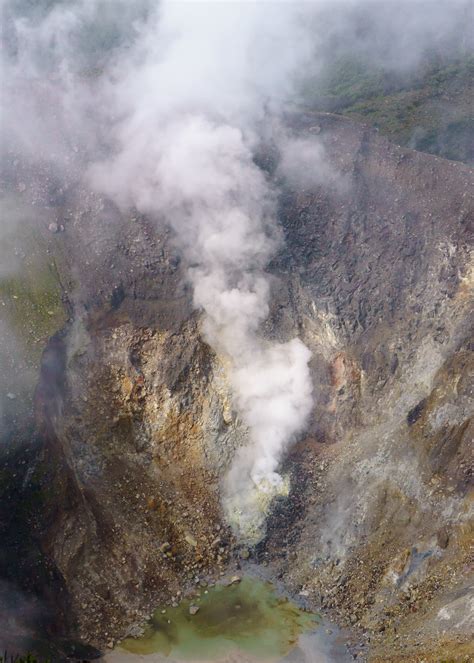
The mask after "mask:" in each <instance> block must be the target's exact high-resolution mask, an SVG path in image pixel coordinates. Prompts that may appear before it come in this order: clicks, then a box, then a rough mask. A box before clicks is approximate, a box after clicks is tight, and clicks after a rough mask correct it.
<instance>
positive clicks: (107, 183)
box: [89, 1, 312, 540]
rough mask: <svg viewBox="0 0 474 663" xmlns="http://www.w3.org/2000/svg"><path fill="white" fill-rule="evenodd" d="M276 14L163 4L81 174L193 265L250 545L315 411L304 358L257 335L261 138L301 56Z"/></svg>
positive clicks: (263, 300) (262, 291)
mask: <svg viewBox="0 0 474 663" xmlns="http://www.w3.org/2000/svg"><path fill="white" fill-rule="evenodd" d="M275 9H277V10H278V11H276V13H275V14H274V15H272V16H271V17H269V15H268V11H267V10H268V7H265V5H264V4H243V5H242V4H236V5H234V4H232V3H226V2H221V3H210V4H202V3H184V4H183V3H177V2H171V1H168V2H163V3H162V4H161V6H160V12H159V14H158V15H157V17H156V21H155V22H153V23H152V27H151V28H148V29H147V30H146V31H145V32H144V33H143V35H142V37H141V40H140V46H139V48H138V49H137V52H136V53H135V54H134V57H133V56H132V57H130V54H128V57H127V60H126V61H124V62H119V63H117V68H116V70H115V72H114V73H115V76H114V80H113V82H112V83H111V84H110V88H109V89H108V91H107V93H108V94H110V98H111V104H112V106H113V107H114V108H115V109H117V108H119V109H120V110H121V112H122V113H123V119H122V120H121V121H120V122H119V123H118V124H117V125H116V140H117V145H118V150H117V153H116V155H115V156H114V158H113V159H111V160H108V161H107V163H105V164H104V163H103V164H96V165H95V166H94V167H93V168H91V170H90V173H89V177H90V181H91V182H92V183H93V184H94V186H96V187H99V188H100V189H101V190H102V191H104V192H106V193H107V194H108V195H110V196H111V197H113V198H114V199H115V200H116V201H118V202H119V203H121V204H122V205H123V206H124V207H130V206H131V205H133V206H135V207H136V208H137V209H138V210H140V211H142V212H144V213H148V214H154V215H160V217H163V218H164V219H165V220H166V222H167V223H169V224H170V225H171V226H172V228H173V229H174V231H175V233H176V238H177V242H178V244H179V245H180V248H181V250H182V252H183V254H184V255H185V257H186V259H187V263H188V264H189V265H191V267H190V268H189V272H188V275H189V279H190V282H191V283H192V285H193V292H194V303H195V305H196V306H197V307H199V308H200V309H201V310H202V311H203V312H204V320H203V333H204V336H205V338H206V340H207V342H208V343H209V344H210V346H211V347H212V348H213V349H214V350H215V351H216V352H217V353H219V354H220V355H223V356H224V357H225V358H226V359H227V360H228V364H229V365H230V367H231V368H230V375H229V381H230V385H231V388H232V391H233V399H234V407H235V409H236V411H237V412H238V414H239V416H240V419H241V420H242V421H243V423H244V424H245V425H246V427H247V429H248V445H247V446H245V448H242V449H240V450H239V451H238V453H237V454H236V455H235V458H234V461H233V463H232V466H231V468H230V470H229V472H228V475H227V478H226V480H225V482H224V489H223V494H224V508H225V511H226V513H227V516H228V518H229V520H230V522H231V524H232V525H233V527H234V529H235V530H236V532H237V533H238V534H239V535H240V536H242V537H244V538H246V539H253V540H255V539H258V538H259V537H260V536H261V532H262V526H263V523H264V519H265V511H266V507H267V506H268V504H269V502H270V501H271V499H272V497H273V496H274V495H275V494H277V493H281V492H282V491H285V490H287V486H286V482H285V481H284V480H283V479H282V477H280V475H279V474H278V473H277V470H278V466H279V462H280V460H281V458H282V454H283V453H284V451H285V449H286V448H287V446H288V444H289V443H290V442H291V441H292V440H293V438H294V437H295V435H296V434H297V433H298V432H300V431H301V430H302V429H303V428H304V426H305V423H306V421H307V417H308V415H309V412H310V410H311V407H312V384H311V378H310V372H309V369H308V362H309V359H310V352H309V350H308V349H307V348H306V346H305V345H304V344H303V343H302V342H301V341H300V340H298V339H296V338H295V339H293V340H291V341H289V342H287V343H270V342H269V341H266V340H265V339H264V338H263V337H262V336H261V335H260V333H259V327H260V325H261V323H262V322H263V321H264V320H265V318H266V316H267V314H268V302H269V282H268V278H267V276H266V274H265V267H266V265H267V264H268V262H269V259H270V258H271V257H272V255H273V254H274V252H275V250H276V249H277V248H278V245H279V242H280V235H279V232H278V228H277V224H276V208H275V196H274V193H273V191H272V188H271V186H270V184H269V182H268V181H267V178H266V176H265V175H264V173H263V172H262V171H261V170H260V169H259V168H258V167H257V166H256V165H255V163H254V148H255V144H256V128H257V125H258V123H259V122H261V121H262V120H263V119H264V116H265V107H269V106H271V105H272V104H275V103H276V102H277V101H278V98H279V95H280V94H281V93H282V91H283V88H284V86H285V85H286V84H287V83H288V80H289V77H290V73H291V71H292V69H293V68H294V66H295V64H296V62H297V56H296V55H295V43H298V42H297V41H296V42H295V40H294V38H292V39H291V40H288V33H289V30H290V31H297V29H298V16H297V14H296V13H295V12H294V11H293V10H292V9H291V6H290V5H281V6H277V7H276V6H273V8H272V11H274V10H275ZM300 43H301V42H300ZM256 45H258V47H256ZM303 53H304V49H302V50H300V52H299V53H298V57H301V56H302V55H303ZM295 58H296V59H295ZM130 63H132V64H130ZM263 70H264V72H263ZM262 72H263V75H262Z"/></svg>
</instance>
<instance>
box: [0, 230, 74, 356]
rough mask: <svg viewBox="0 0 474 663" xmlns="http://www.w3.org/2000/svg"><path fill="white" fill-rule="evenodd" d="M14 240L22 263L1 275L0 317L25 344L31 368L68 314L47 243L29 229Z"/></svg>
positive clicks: (18, 339) (17, 338) (23, 344)
mask: <svg viewBox="0 0 474 663" xmlns="http://www.w3.org/2000/svg"><path fill="white" fill-rule="evenodd" d="M15 243H16V244H18V245H20V246H21V248H22V251H23V253H24V258H23V259H22V261H21V264H20V265H19V266H18V267H17V268H16V269H14V270H12V272H11V273H7V275H5V276H4V277H3V278H0V310H1V317H2V319H4V320H6V321H7V324H8V325H9V327H10V328H11V329H12V331H13V333H14V334H15V337H16V340H17V342H18V341H19V342H20V343H21V344H22V346H23V347H24V350H25V354H26V357H27V360H28V364H29V365H30V368H37V367H38V363H39V359H40V357H41V353H42V351H43V349H44V345H45V342H46V341H47V340H48V338H49V337H50V336H51V335H52V334H54V333H55V332H56V331H57V330H58V329H60V328H61V327H62V326H63V324H64V323H65V321H66V318H67V315H66V312H65V310H64V306H63V302H62V299H61V286H60V282H59V276H58V272H57V269H56V263H55V261H54V259H53V258H52V257H51V255H48V252H47V247H46V242H45V240H42V238H41V237H40V235H39V233H36V232H34V231H32V230H30V231H29V233H26V234H25V233H24V234H23V236H22V237H21V238H20V239H18V237H17V236H16V237H15Z"/></svg>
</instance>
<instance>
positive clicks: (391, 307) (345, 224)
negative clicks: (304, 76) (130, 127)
mask: <svg viewBox="0 0 474 663" xmlns="http://www.w3.org/2000/svg"><path fill="white" fill-rule="evenodd" d="M288 122H289V124H290V126H291V130H292V131H294V132H295V133H296V134H298V135H301V136H314V135H316V136H317V140H319V141H321V142H322V144H323V145H324V149H325V152H326V158H327V161H328V162H329V163H330V164H331V165H332V168H333V169H335V170H336V171H337V172H338V173H339V176H338V180H337V181H336V183H334V182H333V184H331V185H330V186H328V185H327V184H326V185H325V184H321V183H320V184H317V185H314V186H312V185H311V186H306V187H304V189H303V188H298V187H291V186H290V185H286V186H284V188H283V193H282V194H281V198H280V220H281V224H282V226H283V229H284V234H285V239H286V243H285V246H284V249H283V250H282V251H281V253H280V254H279V255H278V256H277V257H276V258H275V260H274V261H273V263H272V265H271V272H272V274H273V275H274V277H275V280H274V283H273V294H272V302H271V313H270V316H269V319H268V321H267V323H266V324H265V326H264V330H263V333H264V334H266V335H267V336H268V337H269V338H277V339H279V340H282V341H284V340H287V339H289V338H292V337H293V336H295V335H298V336H300V338H301V339H302V340H303V341H304V343H305V344H306V345H307V346H308V347H309V348H310V349H311V350H312V352H313V359H312V364H311V366H312V375H313V380H314V386H315V404H314V412H313V415H312V418H311V422H310V425H309V427H308V431H307V436H306V437H305V439H303V440H301V441H299V442H298V443H297V444H296V445H295V446H294V447H293V449H292V450H291V452H290V453H289V455H288V458H287V459H286V461H285V470H286V471H287V472H289V473H290V474H291V476H292V490H291V493H290V497H289V499H287V500H279V501H278V502H277V503H276V504H275V505H274V509H273V512H272V514H271V515H270V517H269V521H268V536H267V539H266V540H265V541H263V542H261V544H260V545H259V546H258V547H257V549H256V550H255V551H254V552H253V555H254V556H255V557H257V559H265V560H266V561H268V562H269V563H270V565H271V567H272V568H273V569H274V571H275V573H278V574H279V575H280V576H281V577H282V578H283V579H284V580H285V581H286V582H287V584H288V586H289V587H290V588H292V589H294V590H298V591H299V590H301V588H302V587H304V591H305V592H307V593H308V596H309V599H310V600H311V601H312V602H313V604H314V605H318V604H319V603H320V602H321V603H322V605H323V607H325V608H326V609H327V610H329V611H330V612H331V613H332V614H333V615H335V617H336V618H337V619H338V620H339V621H340V622H342V623H345V624H351V625H352V626H354V627H355V628H360V629H361V631H362V630H363V631H365V632H366V633H368V634H369V635H370V638H371V652H372V654H371V656H372V657H373V658H374V660H377V657H378V656H379V657H380V660H384V661H387V660H392V659H393V660H398V659H397V656H399V658H400V657H401V658H400V660H406V659H403V656H407V655H409V656H412V655H413V652H414V651H423V652H425V651H426V652H427V654H428V655H429V653H430V651H436V647H438V646H441V645H440V643H441V644H442V643H443V641H444V640H446V642H447V644H446V646H447V647H448V646H449V647H451V646H454V644H453V643H456V642H458V643H463V642H466V640H467V634H468V633H469V622H468V621H466V620H464V617H462V618H461V616H460V615H461V614H462V613H463V612H464V611H463V609H462V605H464V604H463V601H464V602H465V605H466V607H467V605H468V600H469V599H468V594H467V589H466V588H467V568H468V562H469V550H468V541H469V532H470V530H469V527H470V525H469V522H470V520H469V518H470V508H471V506H470V501H469V500H470V497H469V486H470V480H471V475H470V474H469V472H470V470H471V468H472V456H471V455H470V454H472V431H473V429H472V421H471V420H470V417H471V416H472V404H473V394H472V382H470V381H469V372H470V371H472V366H473V360H472V347H471V346H470V333H471V330H472V317H471V313H472V282H473V277H472V274H473V271H472V266H471V267H469V256H468V249H469V243H470V242H471V240H472V230H473V227H472V219H473V216H472V214H473V211H472V203H471V201H470V200H469V192H470V190H471V191H472V189H470V187H472V180H471V179H470V177H471V173H470V171H469V169H468V168H467V167H465V166H463V165H461V164H458V163H454V162H449V161H446V160H443V159H439V158H436V157H431V156H428V155H423V154H419V153H416V152H413V151H409V150H405V149H401V148H399V147H397V146H395V145H392V144H390V143H389V142H387V141H386V140H385V139H383V138H381V137H380V136H378V135H377V133H375V132H373V131H370V130H368V129H366V128H364V127H363V126H359V125H355V124H353V123H351V122H349V121H346V120H343V119H341V118H338V117H336V116H332V115H324V114H320V115H317V116H315V115H311V116H297V117H292V118H289V120H288ZM315 126H317V127H318V131H317V132H315V131H314V127H315ZM320 181H321V178H320V177H316V174H315V182H320ZM77 195H78V200H77V206H78V208H81V209H83V210H84V209H86V212H85V213H82V214H78V215H77V217H74V218H73V220H72V221H71V222H70V223H69V225H66V229H65V232H64V233H61V234H60V235H59V236H60V238H61V241H63V242H64V243H65V246H66V247H69V249H70V251H68V250H64V254H63V256H62V258H61V260H60V261H59V269H60V272H61V273H62V274H63V275H64V282H69V280H70V279H71V275H73V276H74V278H75V280H76V283H79V284H80V286H79V287H78V286H77V285H76V286H75V287H73V285H72V284H71V287H70V291H69V297H70V300H71V307H72V309H73V311H74V314H73V316H72V320H71V322H70V324H69V325H68V327H67V329H66V330H65V332H64V347H63V350H62V352H63V356H64V371H63V379H64V385H63V388H62V389H61V390H59V391H58V392H57V393H55V394H53V395H52V400H53V401H55V406H54V408H53V409H51V408H50V409H46V410H45V409H44V408H41V407H40V406H38V419H39V426H40V429H41V430H42V431H43V444H44V449H43V456H42V461H41V462H42V463H43V465H42V466H43V467H44V472H45V477H46V479H45V483H47V484H48V485H49V486H50V487H51V488H52V494H53V495H54V496H53V497H52V498H51V503H50V504H49V506H48V509H49V511H48V510H47V513H48V514H49V517H45V518H43V521H44V522H43V525H42V528H43V529H42V532H41V536H40V540H41V545H42V547H43V548H44V550H46V551H47V554H48V558H49V559H51V560H53V561H54V564H55V565H56V567H57V569H58V572H59V573H60V575H61V577H62V579H63V581H64V584H65V586H66V587H67V592H68V598H69V601H70V605H71V608H70V614H71V615H72V617H71V620H70V621H71V629H72V630H73V631H74V632H75V633H76V634H78V635H80V636H81V637H83V638H85V639H87V640H89V641H91V642H93V643H94V644H96V645H100V646H101V645H104V643H105V642H107V641H109V640H110V639H111V638H114V639H115V638H118V637H123V636H124V634H125V632H126V630H127V628H128V627H129V626H130V624H132V623H133V622H134V621H135V622H136V621H137V620H138V621H139V618H140V616H143V615H145V614H146V613H147V612H149V611H150V609H151V608H152V606H153V605H154V604H155V603H157V602H158V600H159V599H166V598H170V597H171V596H174V595H176V592H177V591H178V590H179V589H181V588H182V586H183V580H184V581H186V582H187V581H189V582H194V581H195V578H196V577H198V578H199V576H203V575H206V574H211V575H212V574H213V573H216V571H217V572H218V571H219V569H220V568H224V566H225V565H226V563H227V559H228V557H229V552H230V551H231V548H232V545H233V544H234V543H235V542H234V541H233V539H232V535H231V532H230V531H229V530H228V529H227V527H226V524H225V523H224V522H222V513H221V509H220V495H219V485H220V481H221V479H222V476H223V474H224V472H225V469H226V467H227V466H228V463H229V460H230V459H231V457H232V455H233V453H234V450H235V449H236V448H237V447H238V446H240V445H242V444H245V430H243V428H242V425H241V423H240V422H239V420H238V418H237V417H236V415H235V413H234V411H233V409H232V395H231V393H230V390H229V386H228V383H227V379H226V364H225V361H224V359H223V358H220V357H216V356H215V354H214V353H213V352H212V350H211V349H210V348H209V347H208V346H207V345H206V343H205V342H204V341H203V339H202V337H201V334H200V319H199V315H198V314H196V313H193V312H192V306H191V296H190V293H189V290H188V288H187V287H186V285H185V278H184V276H185V266H184V265H182V264H181V262H180V260H179V257H178V256H177V254H176V251H175V250H174V248H173V238H172V236H170V235H168V234H167V233H166V232H165V230H164V229H163V228H162V227H161V228H160V226H159V225H153V224H151V222H150V221H147V220H146V219H143V218H141V217H135V218H134V219H133V220H130V219H125V220H124V219H118V218H117V219H115V218H114V219H113V232H112V231H111V225H108V221H109V220H110V221H111V217H113V216H116V212H115V211H114V210H113V208H110V209H109V208H108V207H107V204H105V203H104V202H103V201H101V200H100V199H97V198H95V197H92V196H89V194H77ZM73 248H74V250H73ZM86 263H87V264H86ZM46 359H47V356H46ZM39 393H40V395H41V388H40V390H39ZM50 396H51V395H50ZM46 400H47V399H46ZM50 400H51V398H50ZM40 405H41V399H40ZM471 522H472V521H471ZM463 620H464V621H463ZM405 637H406V640H403V638H405ZM397 638H399V639H398V642H403V644H404V645H406V649H401V645H400V648H399V647H398V644H397ZM448 641H449V642H448ZM456 646H457V645H456ZM416 647H418V649H416Z"/></svg>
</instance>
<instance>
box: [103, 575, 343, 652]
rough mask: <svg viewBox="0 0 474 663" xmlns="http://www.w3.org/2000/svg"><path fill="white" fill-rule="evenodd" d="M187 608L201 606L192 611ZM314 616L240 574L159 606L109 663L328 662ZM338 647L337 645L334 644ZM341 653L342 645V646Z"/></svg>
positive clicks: (324, 639) (329, 647)
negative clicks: (172, 605)
mask: <svg viewBox="0 0 474 663" xmlns="http://www.w3.org/2000/svg"><path fill="white" fill-rule="evenodd" d="M190 606H196V607H199V610H198V612H197V613H196V614H194V615H191V614H190V612H189V608H190ZM320 625H321V619H320V618H319V616H318V615H316V614H312V613H309V612H305V611H303V610H302V609H301V608H299V607H298V606H297V605H295V604H294V603H292V602H291V601H289V600H288V599H287V598H284V597H281V596H279V595H278V594H277V593H276V592H275V590H274V588H273V586H272V585H271V584H270V583H267V582H262V581H261V580H257V579H256V578H251V577H244V578H243V579H242V581H241V582H240V583H238V584H233V585H230V586H224V585H216V586H215V587H212V588H209V589H208V590H207V589H202V590H200V596H199V597H196V598H194V599H192V600H188V601H183V602H182V603H181V604H180V605H179V607H177V608H169V607H167V608H158V609H157V610H156V612H155V613H154V615H153V618H152V619H151V620H150V622H149V624H148V625H147V627H146V630H145V633H144V635H143V636H142V637H140V638H138V639H135V638H130V639H127V640H124V641H123V642H122V643H121V645H120V648H119V649H118V650H116V651H115V652H113V653H112V654H109V655H108V656H107V659H108V661H110V663H132V661H134V660H135V659H136V660H138V659H139V658H140V659H141V658H143V659H144V660H145V661H149V662H150V663H152V662H153V663H155V662H156V663H158V662H160V663H161V662H163V663H171V662H173V663H175V662H176V663H181V662H183V663H191V662H193V663H197V662H200V663H201V662H206V663H210V662H218V663H247V662H249V663H250V662H252V663H253V662H254V661H255V662H256V661H265V662H268V663H270V662H271V663H273V662H275V663H276V662H277V661H288V663H290V661H291V662H292V663H293V662H294V663H299V662H300V661H301V662H302V663H303V662H308V663H320V662H321V663H323V662H324V663H326V662H330V661H336V660H337V661H338V660H341V661H342V660H345V659H344V658H343V657H342V656H341V657H337V656H332V655H330V654H329V650H330V649H334V646H333V643H332V644H331V646H329V643H328V642H327V637H326V638H325V637H324V636H323V633H324V632H325V631H324V629H323V628H321V626H320ZM336 649H337V645H336ZM341 654H342V649H341Z"/></svg>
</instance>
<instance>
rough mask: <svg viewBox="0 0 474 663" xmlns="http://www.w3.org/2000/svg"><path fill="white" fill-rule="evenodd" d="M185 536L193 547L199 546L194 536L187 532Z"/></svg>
mask: <svg viewBox="0 0 474 663" xmlns="http://www.w3.org/2000/svg"><path fill="white" fill-rule="evenodd" d="M184 538H185V541H186V543H189V545H190V546H192V547H193V548H195V547H196V546H197V541H196V539H195V538H194V536H191V534H186V536H185V537H184Z"/></svg>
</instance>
